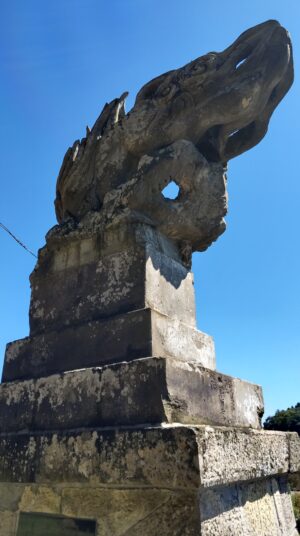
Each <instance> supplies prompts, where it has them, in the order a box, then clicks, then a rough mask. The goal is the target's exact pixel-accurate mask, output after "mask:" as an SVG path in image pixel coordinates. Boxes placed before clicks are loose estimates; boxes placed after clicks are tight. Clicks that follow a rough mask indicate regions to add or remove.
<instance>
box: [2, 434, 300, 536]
mask: <svg viewBox="0 0 300 536" xmlns="http://www.w3.org/2000/svg"><path fill="white" fill-rule="evenodd" d="M299 468H300V440H299V437H298V435H297V434H291V433H290V434H289V433H287V434H286V433H282V432H263V431H254V430H252V431H251V430H248V431H246V430H238V429H233V428H225V427H219V428H212V427H209V426H199V427H188V426H167V427H152V428H150V427H149V428H140V429H134V428H132V429H126V430H125V429H124V430H121V429H119V430H116V429H111V430H108V429H103V430H96V429H94V430H85V431H79V430H77V431H72V432H69V433H61V434H49V433H48V434H46V433H45V434H12V435H6V436H5V435H2V436H0V482H2V484H0V515H1V525H0V536H15V534H16V527H17V521H18V514H19V513H20V512H31V514H34V513H35V512H38V513H41V512H43V513H47V514H52V515H63V516H67V517H77V518H89V519H95V520H96V521H97V536H140V534H143V535H144V536H294V533H295V520H294V517H293V513H292V506H291V500H290V496H289V492H288V486H287V475H286V473H287V472H288V471H289V470H291V471H297V470H299Z"/></svg>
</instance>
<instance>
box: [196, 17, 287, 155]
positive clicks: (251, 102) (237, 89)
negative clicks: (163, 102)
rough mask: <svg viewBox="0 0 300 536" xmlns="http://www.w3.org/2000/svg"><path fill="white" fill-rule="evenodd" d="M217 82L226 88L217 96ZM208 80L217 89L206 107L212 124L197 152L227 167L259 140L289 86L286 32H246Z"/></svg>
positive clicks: (270, 25)
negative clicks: (232, 159) (221, 82)
mask: <svg viewBox="0 0 300 536" xmlns="http://www.w3.org/2000/svg"><path fill="white" fill-rule="evenodd" d="M221 79H223V80H225V84H224V85H223V86H221V85H219V91H217V85H218V83H220V81H221ZM212 80H213V83H211V87H210V89H212V87H213V86H215V87H214V88H213V89H214V91H211V96H209V95H207V103H206V104H207V105H208V106H207V108H208V110H209V113H210V117H211V118H212V119H213V121H214V124H211V125H210V126H209V128H208V129H207V131H206V132H205V135H204V136H200V139H199V141H198V146H199V148H200V150H201V151H202V152H203V153H204V154H206V156H207V157H208V158H209V159H210V160H221V161H223V162H226V161H228V160H229V159H231V158H233V157H235V156H237V155H239V154H241V153H243V152H244V151H246V150H248V149H250V148H251V147H253V146H254V145H256V144H257V143H258V142H259V141H260V140H261V139H262V138H263V136H264V135H265V133H266V131H267V128H268V123H269V120H270V117H271V115H272V113H273V111H274V109H275V108H276V106H277V105H278V103H279V102H280V101H281V99H282V98H283V97H284V95H285V94H286V92H287V91H288V89H289V88H290V86H291V84H292V82H293V60H292V48H291V41H290V38H289V34H288V32H287V31H286V30H285V29H284V28H283V27H282V26H280V24H279V23H278V22H276V21H268V22H265V23H263V24H261V25H259V26H257V27H255V28H252V29H250V30H248V31H246V32H245V33H243V34H242V35H241V36H240V37H239V38H238V39H237V40H236V41H235V42H234V43H233V45H231V46H230V47H229V48H227V49H226V50H224V52H222V53H221V54H219V55H217V60H216V64H215V73H212ZM201 100H202V99H201ZM201 120H202V118H201Z"/></svg>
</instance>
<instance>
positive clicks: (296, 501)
mask: <svg viewBox="0 0 300 536" xmlns="http://www.w3.org/2000/svg"><path fill="white" fill-rule="evenodd" d="M292 502H293V508H294V514H295V518H296V522H297V529H298V532H299V530H300V493H292Z"/></svg>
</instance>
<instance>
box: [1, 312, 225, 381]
mask: <svg viewBox="0 0 300 536" xmlns="http://www.w3.org/2000/svg"><path fill="white" fill-rule="evenodd" d="M149 356H161V357H174V358H177V359H180V360H183V361H193V362H197V363H199V364H200V365H202V366H204V367H207V368H210V369H215V364H216V361H215V349H214V342H213V339H212V337H210V336H209V335H206V334H205V333H202V332H201V331H198V330H197V329H195V328H193V327H190V326H188V325H186V324H183V323H182V322H179V321H178V320H175V319H172V318H169V317H168V316H165V315H161V314H160V313H158V312H156V311H153V310H151V309H140V310H138V311H132V312H130V313H125V314H124V315H118V316H114V317H112V318H110V319H106V320H95V321H93V322H88V323H87V324H83V325H80V326H76V327H70V328H65V329H63V330H59V331H52V332H48V333H45V334H42V335H35V336H33V337H26V338H24V339H20V340H18V341H14V342H11V343H9V344H8V345H7V347H6V352H5V361H4V367H3V375H2V381H3V382H6V381H13V380H17V379H23V378H38V377H40V376H46V375H48V374H54V373H56V372H64V371H67V370H74V369H78V368H86V367H94V366H99V365H100V366H101V365H105V364H107V363H117V362H120V361H132V360H133V359H136V358H141V357H149Z"/></svg>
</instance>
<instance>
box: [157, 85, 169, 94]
mask: <svg viewBox="0 0 300 536" xmlns="http://www.w3.org/2000/svg"><path fill="white" fill-rule="evenodd" d="M171 90H172V86H166V87H164V88H163V89H162V90H161V91H160V92H159V94H158V95H157V96H158V97H167V96H168V95H170V93H171Z"/></svg>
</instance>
